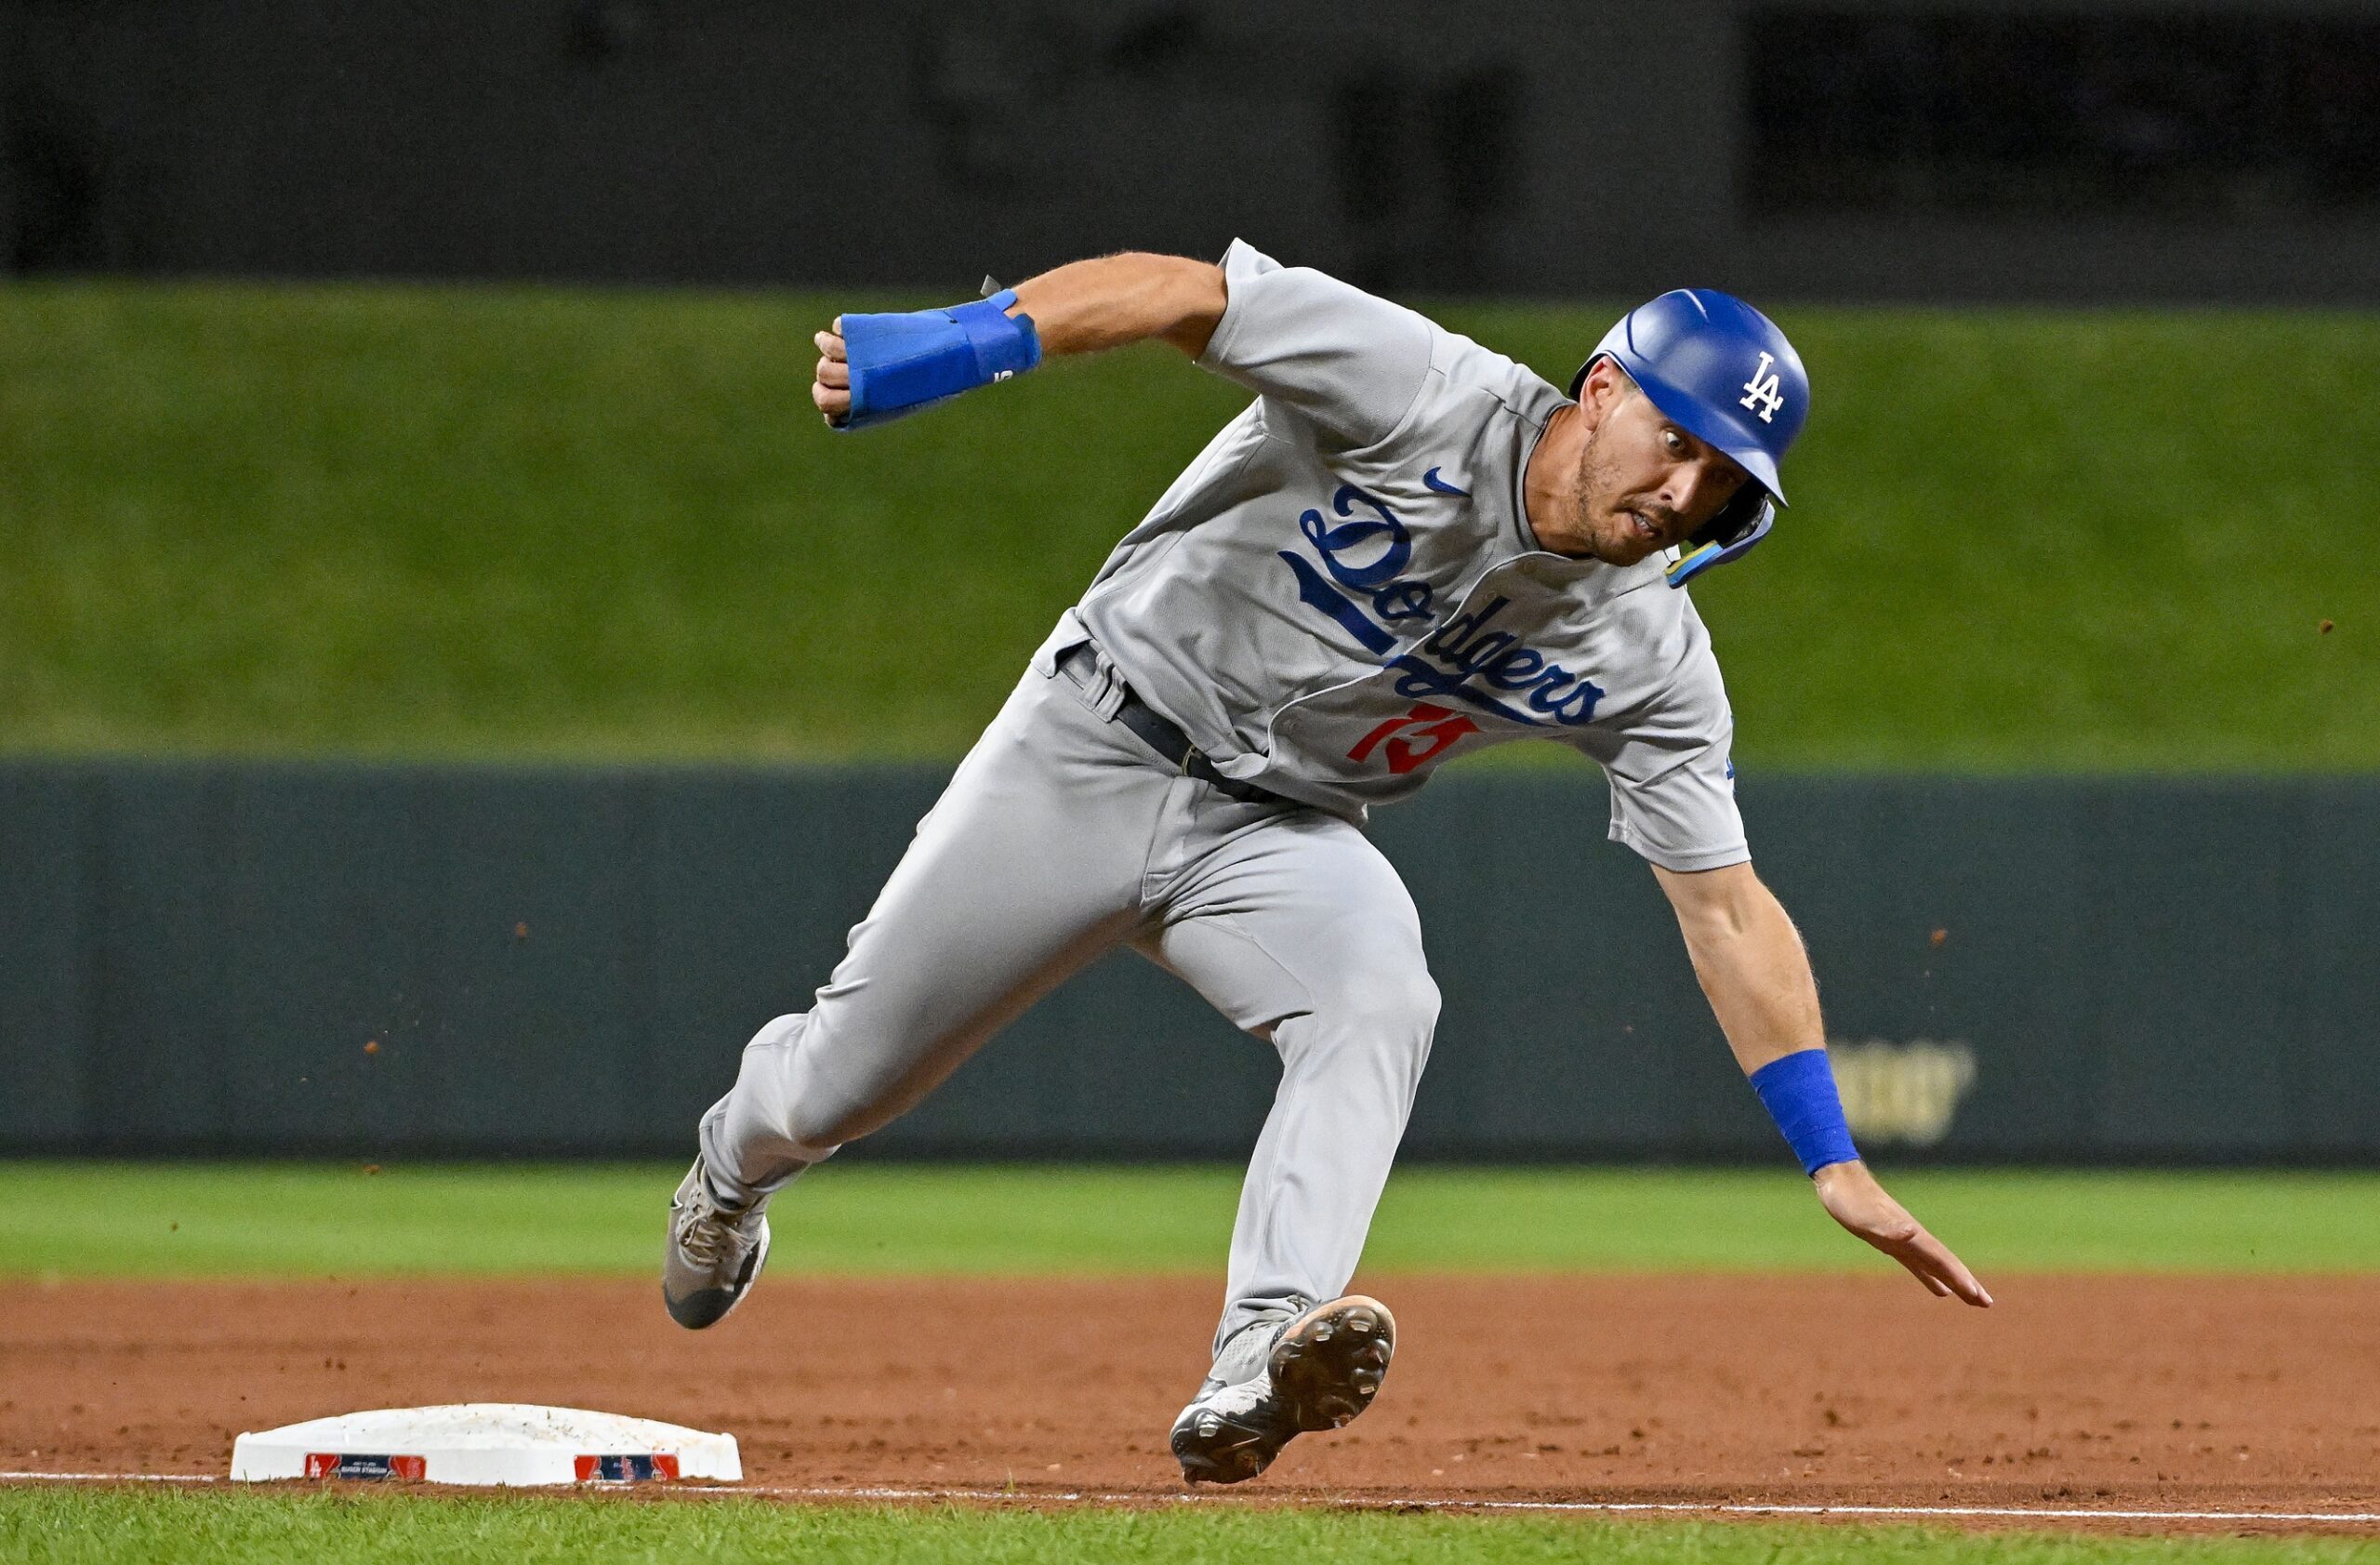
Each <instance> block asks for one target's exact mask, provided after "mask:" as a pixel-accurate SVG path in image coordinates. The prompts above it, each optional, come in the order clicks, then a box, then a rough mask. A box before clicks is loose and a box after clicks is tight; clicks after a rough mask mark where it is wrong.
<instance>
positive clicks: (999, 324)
mask: <svg viewBox="0 0 2380 1565" xmlns="http://www.w3.org/2000/svg"><path fill="white" fill-rule="evenodd" d="M1015 302H1016V290H1015V289H1014V288H1005V289H1002V290H1001V291H1000V292H998V293H997V294H994V295H993V296H992V297H991V298H979V299H976V300H974V301H972V303H968V304H959V305H953V306H952V307H951V308H949V309H947V310H918V311H912V312H908V313H906V314H898V315H846V316H844V317H843V351H844V354H845V356H846V357H847V358H848V359H849V360H850V361H851V367H852V410H851V412H850V413H849V414H847V415H846V416H845V417H844V418H843V421H842V422H841V423H840V424H837V425H836V426H835V428H837V429H839V430H862V429H866V428H867V427H868V426H869V425H871V424H882V423H888V422H890V421H891V420H893V419H894V418H900V417H901V416H902V415H903V414H906V413H915V412H916V411H917V410H918V409H919V408H920V407H926V406H929V405H932V404H934V403H938V402H941V401H943V400H944V399H945V398H948V397H955V396H957V395H958V394H959V392H961V391H973V390H974V389H975V388H976V387H978V386H988V385H990V384H991V383H992V382H993V381H995V380H1006V379H1008V378H1011V377H1012V376H1018V375H1022V374H1024V373H1025V371H1026V370H1028V369H1031V368H1032V367H1033V366H1034V365H1038V364H1039V363H1040V362H1041V338H1040V334H1039V333H1038V332H1036V331H1035V330H1034V329H1033V317H1032V316H1030V315H1011V314H1010V313H1009V312H1008V307H1009V306H1010V305H1012V304H1014V303H1015Z"/></svg>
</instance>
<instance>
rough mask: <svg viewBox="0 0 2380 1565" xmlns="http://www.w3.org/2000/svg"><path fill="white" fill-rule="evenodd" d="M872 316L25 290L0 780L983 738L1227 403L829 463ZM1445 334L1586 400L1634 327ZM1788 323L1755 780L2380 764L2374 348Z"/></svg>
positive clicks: (1164, 367) (1132, 354) (1142, 406)
mask: <svg viewBox="0 0 2380 1565" xmlns="http://www.w3.org/2000/svg"><path fill="white" fill-rule="evenodd" d="M871 302H875V303H881V302H886V301H882V300H867V299H861V298H836V299H832V300H829V299H826V298H804V297H800V296H791V295H764V296H734V295H695V294H634V293H616V294H599V293H588V292H562V291H532V290H512V289H496V288H459V287H457V288H436V289H433V288H361V287H281V288H263V287H255V286H229V285H165V286H161V285H124V284H63V285H60V284H37V285H25V284H20V285H9V286H7V287H5V288H0V472H5V473H6V474H7V481H6V482H5V483H4V484H0V537H5V538H6V539H7V569H6V570H5V571H0V749H20V750H23V749H32V750H88V751H99V752H121V751H145V752H175V751H181V752H193V751H212V752H271V753H358V754H409V755H423V756H449V757H484V756H522V755H540V756H569V757H636V756H659V755H668V756H702V757H725V758H755V759H757V758H774V759H784V758H800V759H837V758H847V757H855V756H871V757H873V756H885V757H945V756H950V755H953V754H955V753H956V752H957V751H958V750H959V749H961V748H962V747H963V746H964V745H965V744H966V743H967V741H968V740H969V739H970V738H971V737H972V735H973V734H974V733H975V731H976V730H977V729H978V728H979V727H980V725H981V724H982V723H983V722H984V721H985V719H986V718H987V717H988V715H989V714H990V713H991V711H992V710H994V709H995V707H996V706H997V705H998V700H999V698H1000V696H1001V695H1002V693H1003V691H1004V690H1005V688H1006V687H1007V685H1008V684H1009V683H1011V682H1012V680H1013V678H1014V676H1015V672H1016V670H1017V669H1018V667H1019V665H1020V663H1021V661H1022V659H1023V657H1025V653H1026V651H1027V650H1028V649H1029V648H1030V647H1031V646H1032V645H1033V644H1034V643H1036V642H1037V641H1038V639H1039V637H1040V636H1041V635H1042V633H1043V631H1044V630H1046V628H1047V627H1048V625H1049V623H1050V622H1051V619H1052V618H1053V617H1055V615H1056V613H1057V612H1058V610H1059V609H1060V607H1061V606H1063V605H1064V603H1068V602H1070V601H1071V600H1072V599H1073V598H1074V597H1075V596H1076V595H1077V593H1078V591H1079V590H1080V589H1081V587H1082V585H1083V584H1084V582H1085V581H1087V580H1088V578H1089V577H1090V576H1091V572H1092V571H1093V569H1094V568H1095V567H1096V565H1097V564H1098V563H1099V561H1100V560H1101V558H1102V557H1103V556H1104V553H1105V551H1106V550H1107V548H1108V546H1109V544H1110V543H1111V542H1112V541H1113V539H1114V538H1115V537H1117V535H1119V534H1120V533H1122V532H1123V531H1124V530H1125V529H1126V528H1127V527H1128V526H1130V525H1131V524H1132V522H1133V521H1135V520H1136V519H1137V518H1138V517H1139V516H1140V514H1141V513H1142V511H1144V509H1145V508H1146V507H1147V505H1148V504H1149V503H1150V501H1151V500H1152V499H1153V498H1154V497H1156V496H1157V493H1158V492H1159V491H1160V490H1161V489H1162V487H1163V486H1164V484H1166V483H1167V481H1168V480H1169V479H1170V477H1171V476H1172V474H1173V473H1174V472H1175V471H1177V470H1178V468H1179V467H1180V466H1181V464H1182V463H1183V461H1184V460H1185V459H1186V458H1188V457H1189V456H1190V455H1191V454H1192V453H1194V452H1195V451H1196V450H1197V448H1198V447H1199V446H1200V444H1203V442H1204V441H1205V439H1206V438H1207V436H1208V434H1209V433H1210V431H1212V430H1213V429H1214V428H1215V427H1216V426H1217V425H1218V424H1220V423H1221V422H1222V421H1223V419H1224V418H1227V417H1228V416H1229V415H1230V414H1231V412H1232V411H1233V410H1234V409H1235V408H1236V406H1237V405H1239V404H1240V402H1241V400H1242V398H1241V397H1240V395H1239V394H1238V393H1237V392H1236V391H1234V390H1232V389H1231V388H1230V387H1228V386H1226V385H1224V384H1223V383H1222V382H1220V381H1217V380H1215V379H1213V378H1210V377H1207V376H1204V375H1201V374H1199V373H1197V372H1196V371H1194V370H1192V369H1190V368H1188V367H1186V366H1185V365H1183V364H1182V363H1181V362H1180V361H1179V360H1178V358H1175V357H1173V356H1171V355H1170V353H1169V352H1167V351H1164V350H1160V349H1155V348H1150V349H1145V350H1135V351H1129V352H1125V353H1121V354H1117V355H1115V356H1112V357H1110V358H1107V359H1104V360H1101V361H1096V362H1089V363H1070V364H1066V365H1056V366H1052V367H1051V369H1050V370H1049V371H1047V372H1045V373H1042V374H1038V375H1035V376H1032V377H1028V378H1025V379H1024V380H1022V381H1020V382H1018V383H1016V384H1015V385H1013V386H1010V387H1003V388H1001V389H999V390H998V391H990V392H986V393H984V394H982V395H980V396H977V397H974V398H970V399H967V400H965V401H963V402H961V403H959V404H956V405H952V406H950V407H948V408H945V409H938V410H936V411H934V412H933V413H931V414H928V415H926V416H924V417H921V418H914V419H911V420H908V421H906V422H905V423H903V424H900V425H897V426H894V427H893V428H890V429H887V430H884V431H879V432H874V433H870V434H868V435H865V436H860V437H842V436H836V435H831V434H829V433H827V432H826V431H825V430H823V429H822V428H820V427H819V425H818V424H817V422H816V421H815V419H814V418H812V417H811V416H810V413H809V411H808V402H807V396H806V381H807V378H808V373H809V368H808V366H809V362H810V358H811V356H812V355H811V350H810V349H809V347H808V346H807V335H808V332H809V330H810V329H811V328H812V327H813V326H814V325H819V324H821V323H822V322H823V321H824V320H825V319H826V317H827V316H828V315H830V314H831V313H832V312H833V311H834V310H835V309H837V308H840V307H842V306H844V305H851V304H866V303H871ZM1440 313H1441V314H1442V315H1443V316H1444V317H1445V318H1446V319H1447V320H1448V323H1449V324H1451V325H1457V326H1459V327H1462V328H1464V329H1468V330H1471V331H1472V332H1474V334H1476V335H1479V336H1481V337H1482V338H1485V339H1486V340H1488V341H1490V342H1492V343H1493V344H1495V345H1497V346H1499V347H1501V348H1504V349H1506V350H1507V351H1514V352H1515V353H1517V354H1518V355H1520V356H1522V357H1523V358H1525V359H1527V360H1528V361H1529V362H1531V363H1533V364H1535V365H1537V366H1538V367H1539V368H1540V370H1542V371H1544V372H1546V373H1547V374H1549V375H1551V376H1554V377H1556V378H1563V377H1567V373H1568V371H1569V369H1570V368H1571V366H1572V365H1574V364H1575V362H1576V360H1577V359H1578V357H1579V355H1580V350H1581V348H1582V347H1583V346H1584V345H1586V344H1588V343H1591V342H1592V341H1593V340H1594V338H1596V337H1597V336H1599V335H1600V333H1601V332H1602V330H1603V327H1604V325H1606V324H1607V320H1608V318H1609V315H1610V314H1611V313H1612V312H1611V310H1609V309H1606V308H1596V309H1586V308H1577V309H1545V308H1537V309H1523V308H1516V307H1483V306H1470V307H1461V308H1448V309H1446V310H1443V311H1441V312H1440ZM1781 313H1782V314H1783V316H1784V319H1785V324H1786V325H1788V327H1789V328H1790V329H1791V330H1792V332H1793V333H1794V335H1795V337H1796V338H1797V339H1798V341H1799V342H1800V344H1801V346H1802V347H1803V349H1804V351H1805V357H1806V358H1807V360H1808V362H1809V365H1810V367H1811V371H1812V375H1813V377H1814V380H1815V385H1816V393H1815V395H1816V411H1815V412H1814V414H1813V416H1812V421H1811V425H1810V429H1809V432H1808V434H1807V436H1806V438H1805V444H1804V447H1803V449H1802V450H1801V451H1800V452H1799V453H1797V454H1796V456H1795V458H1794V459H1793V461H1792V464H1791V469H1790V488H1791V490H1792V494H1793V497H1794V501H1795V503H1794V507H1793V510H1792V513H1791V515H1790V517H1789V518H1788V520H1787V521H1786V523H1785V524H1784V526H1783V527H1782V528H1781V529H1780V531H1779V533H1778V537H1776V539H1775V540H1774V541H1772V542H1771V543H1769V544H1768V545H1767V546H1766V547H1765V548H1764V549H1763V550H1761V551H1760V553H1759V554H1758V555H1756V556H1755V557H1754V558H1753V560H1752V561H1751V562H1750V563H1748V564H1745V565H1742V566H1738V567H1735V568H1732V569H1729V570H1727V571H1723V572H1720V573H1718V574H1717V575H1715V576H1713V577H1709V578H1707V581H1708V585H1707V586H1703V585H1698V587H1697V589H1696V591H1697V595H1698V597H1699V600H1700V602H1701V603H1702V606H1703V608H1704V611H1705V614H1706V616H1707V617H1708V618H1709V619H1710V620H1711V621H1712V626H1713V628H1714V630H1715V633H1716V635H1717V637H1718V640H1719V643H1720V646H1721V650H1722V653H1723V656H1724V657H1725V659H1726V667H1727V670H1728V675H1729V679H1730V684H1731V688H1732V690H1733V692H1734V695H1735V696H1736V705H1737V708H1738V713H1739V723H1738V733H1739V737H1738V746H1739V752H1740V753H1741V755H1742V756H1743V757H1744V758H1746V759H1747V760H1748V761H1751V762H1753V763H1758V764H1762V765H1765V766H1769V767H1772V768H1775V767H1778V766H1835V765H1856V766H1863V767H1864V766H1877V767H1934V766H1954V767H1967V766H1975V767H1984V768H2027V769H2030V768H2084V769H2089V768H2104V767H2119V768H2135V767H2146V768H2171V769H2201V768H2284V769H2286V768H2303V767H2313V768H2334V767H2335V768H2369V767H2373V766H2375V765H2380V572H2374V571H2373V570H2370V569H2367V568H2363V567H2362V565H2361V564H2360V562H2361V561H2362V560H2363V559H2364V556H2365V551H2366V550H2368V548H2369V545H2370V540H2371V537H2372V531H2373V522H2374V511H2373V506H2374V501H2373V486H2372V484H2371V479H2370V474H2371V472H2372V471H2373V469H2374V467H2375V466H2380V399H2375V398H2373V397H2372V396H2370V395H2368V394H2367V392H2368V388H2369V380H2370V375H2371V365H2373V364H2374V363H2375V362H2380V315H2373V314H2311V313H2308V314H2282V315H2275V314H2247V313H2225V312H2207V313H2174V314H2084V313H2043V312H1908V311H1858V312H1852V311H1839V310H1836V311H1827V310H1785V311H1782V312H1781ZM2326 618H2327V619H2332V620H2334V621H2335V622H2336V625H2337V629H2336V631H2335V632H2334V633H2333V634H2330V635H2318V634H2317V633H2316V627H2317V625H2318V623H2319V622H2320V621H2321V620H2323V619H2326ZM1539 748H1540V747H1525V749H1530V750H1534V749H1539Z"/></svg>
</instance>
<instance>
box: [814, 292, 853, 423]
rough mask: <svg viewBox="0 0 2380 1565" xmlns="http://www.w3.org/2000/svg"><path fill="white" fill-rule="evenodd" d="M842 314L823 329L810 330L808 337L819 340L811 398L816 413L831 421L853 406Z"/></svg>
mask: <svg viewBox="0 0 2380 1565" xmlns="http://www.w3.org/2000/svg"><path fill="white" fill-rule="evenodd" d="M842 334H843V318H842V317H841V316H840V315H838V316H836V317H835V324H834V325H833V326H832V327H830V328H829V329H827V330H826V331H821V332H813V333H811V337H810V339H811V340H812V341H813V342H815V343H816V344H818V367H817V369H816V370H815V371H814V372H813V374H812V376H811V381H810V400H811V401H812V402H814V403H816V404H817V405H818V416H819V417H820V418H824V419H826V422H827V423H829V424H832V423H833V422H834V421H835V420H836V419H838V418H841V417H842V416H843V415H844V414H846V413H849V412H850V411H851V410H852V366H851V361H850V357H849V355H848V354H846V353H845V352H844V351H843V335H842Z"/></svg>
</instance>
